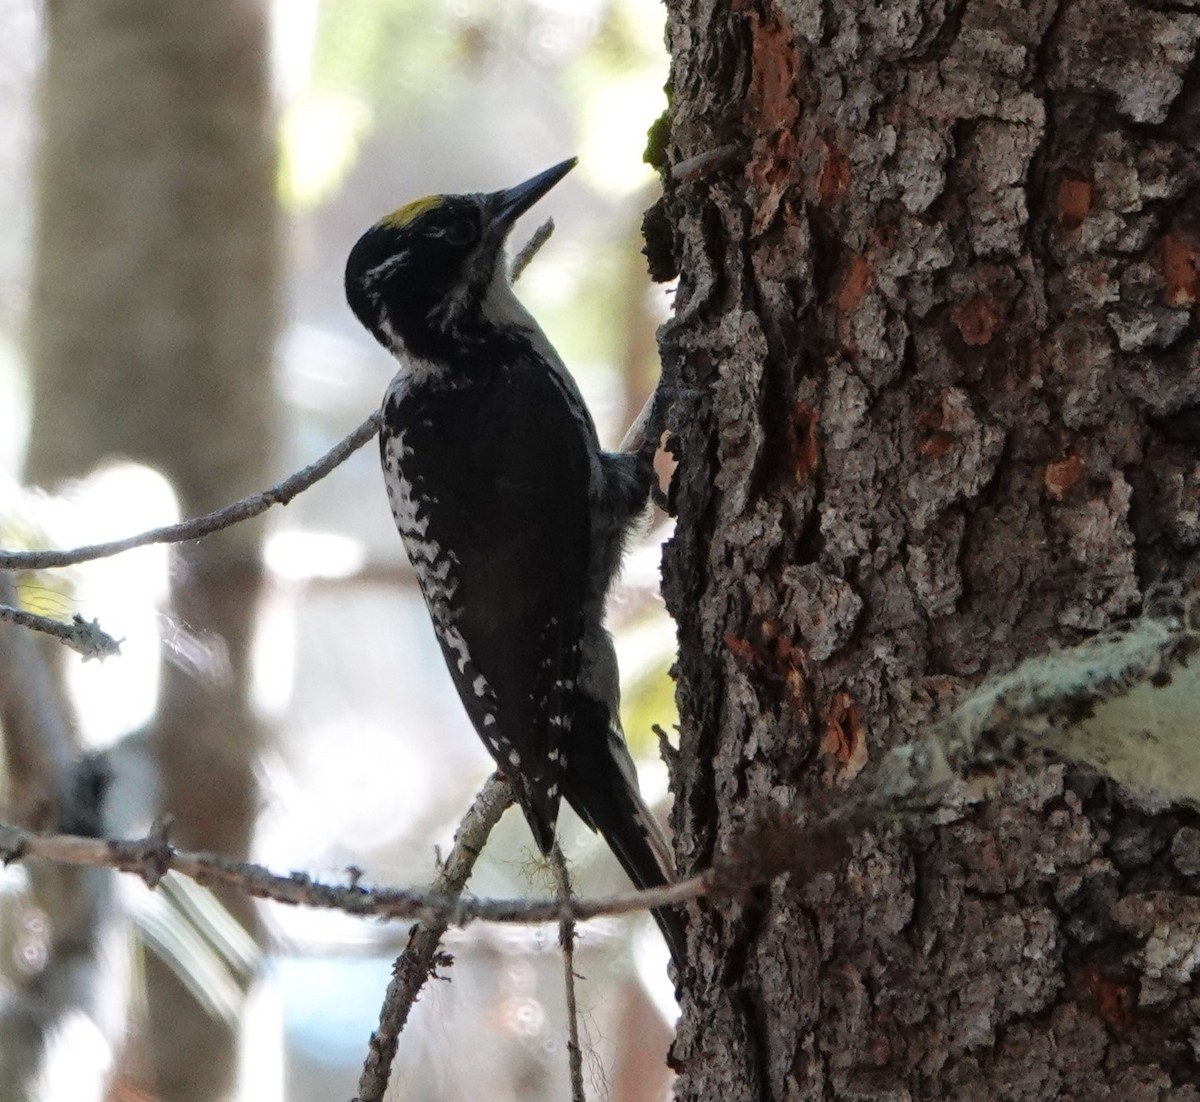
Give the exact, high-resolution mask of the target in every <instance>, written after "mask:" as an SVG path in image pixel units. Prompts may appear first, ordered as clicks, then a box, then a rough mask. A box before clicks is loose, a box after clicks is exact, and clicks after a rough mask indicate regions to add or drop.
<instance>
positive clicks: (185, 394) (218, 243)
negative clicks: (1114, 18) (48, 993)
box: [27, 0, 278, 1100]
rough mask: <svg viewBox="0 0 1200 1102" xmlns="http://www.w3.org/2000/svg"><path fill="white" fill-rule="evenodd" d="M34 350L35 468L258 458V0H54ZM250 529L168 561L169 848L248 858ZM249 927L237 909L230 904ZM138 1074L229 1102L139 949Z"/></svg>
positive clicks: (256, 574) (197, 1034) (216, 463)
mask: <svg viewBox="0 0 1200 1102" xmlns="http://www.w3.org/2000/svg"><path fill="white" fill-rule="evenodd" d="M47 20H48V32H49V34H48V48H49V53H48V57H47V59H46V66H45V76H44V89H43V115H42V125H43V127H44V139H43V143H42V147H41V161H40V173H39V180H40V196H39V207H40V214H39V220H38V230H37V239H36V256H35V269H34V280H33V298H32V305H31V316H30V350H31V361H32V370H33V387H34V423H33V426H32V431H31V441H32V443H31V448H30V452H29V457H28V466H27V474H28V477H29V479H30V481H32V482H36V483H40V484H43V485H50V484H53V483H55V482H57V481H59V480H61V479H65V478H69V477H71V476H75V475H81V474H83V473H86V472H87V471H88V470H90V469H91V468H93V467H94V466H95V465H96V464H98V463H100V462H102V461H103V460H105V459H107V458H110V457H127V458H130V459H133V460H136V461H139V462H143V463H146V464H148V465H150V466H152V467H154V468H156V469H158V470H159V471H161V472H162V473H163V474H164V475H165V476H166V477H167V478H168V479H169V480H170V481H171V483H172V484H173V486H174V487H175V490H176V493H177V495H178V497H179V502H180V508H181V510H182V512H183V514H184V515H192V514H195V513H200V512H204V511H207V510H210V509H213V508H215V507H217V506H219V505H222V504H225V503H227V502H229V501H231V500H234V499H236V498H237V497H239V496H241V495H243V494H245V493H248V492H250V491H252V490H254V489H257V488H259V487H260V486H262V485H263V484H264V483H265V482H266V481H267V479H268V474H269V472H270V471H271V470H272V469H273V468H272V465H271V458H272V438H273V431H272V429H273V422H274V419H275V418H274V414H275V409H274V404H273V399H272V385H271V371H270V367H271V355H272V342H273V339H274V335H275V329H276V322H277V284H278V273H277V268H278V255H277V214H276V200H275V146H274V127H273V119H272V110H271V103H270V88H269V73H268V42H267V13H266V4H265V2H263V0H215V2H212V3H204V4H183V3H144V2H141V0H55V2H54V3H52V4H48V5H47ZM259 541H260V529H259V527H258V526H257V525H239V526H237V527H236V528H234V529H232V530H230V531H227V532H224V533H221V534H220V535H219V536H216V537H213V538H211V539H208V540H205V541H203V542H202V543H199V544H196V545H192V546H188V547H186V548H185V549H183V550H182V551H181V552H180V553H179V554H177V555H176V556H175V559H174V566H173V570H172V580H171V606H172V607H171V609H170V615H171V617H172V618H173V632H174V635H175V638H174V639H173V640H172V641H171V645H170V646H164V649H163V662H162V678H161V689H160V697H159V706H158V713H157V716H156V718H155V720H154V722H153V726H152V730H151V744H152V746H153V749H154V752H155V755H156V759H157V763H158V767H159V770H160V774H161V776H160V784H161V790H162V801H161V809H162V810H163V811H165V812H169V813H170V814H171V815H173V816H174V818H175V826H174V830H173V838H174V839H175V840H176V841H178V842H179V843H180V844H182V845H185V846H189V847H197V848H200V849H208V850H216V851H218V852H221V853H226V854H231V855H234V856H241V855H244V854H245V853H246V852H247V848H248V845H249V841H250V835H251V830H252V828H253V824H254V819H255V813H256V795H255V784H254V775H253V764H254V760H255V755H256V750H257V748H258V735H257V732H256V729H255V723H254V720H253V719H252V717H251V714H250V711H249V707H248V702H247V684H248V675H249V646H250V640H251V634H252V631H253V626H254V615H255V604H256V594H257V592H258V588H259V583H260V576H261V572H260V565H259ZM224 901H225V903H226V905H227V906H228V907H229V908H230V909H231V910H233V911H234V913H235V914H237V915H238V916H239V917H240V918H241V920H242V921H243V922H244V923H245V924H247V925H248V926H249V925H251V924H252V911H251V908H250V905H249V904H248V903H247V901H245V900H242V899H236V898H228V897H227V898H225V900H224ZM147 982H148V999H149V1006H148V1016H149V1020H150V1022H151V1023H153V1027H152V1029H151V1030H150V1031H149V1037H148V1045H149V1055H150V1057H151V1059H150V1064H151V1066H152V1070H151V1072H150V1079H151V1082H150V1083H148V1084H147V1086H149V1087H151V1088H152V1089H154V1090H156V1091H157V1094H158V1096H159V1097H161V1098H163V1099H170V1100H185V1099H186V1100H191V1099H197V1100H199V1099H211V1098H218V1097H221V1096H222V1095H223V1094H224V1092H225V1091H226V1090H227V1088H228V1084H229V1081H230V1074H231V1069H232V1066H233V1057H234V1047H233V1044H232V1026H231V1025H230V1024H228V1023H225V1022H219V1021H216V1020H214V1019H213V1018H211V1017H210V1016H209V1015H208V1014H207V1012H205V1011H203V1010H201V1009H200V1008H199V1006H198V1004H196V1003H195V1002H194V1001H193V1000H192V998H191V996H190V995H188V994H187V992H186V991H185V990H184V988H183V987H182V985H181V984H180V983H179V982H178V981H177V980H176V979H175V977H174V975H173V974H172V973H171V972H170V971H169V970H168V969H167V968H165V967H164V966H162V965H161V963H160V962H159V961H158V959H157V958H155V957H150V958H149V959H148V961H147Z"/></svg>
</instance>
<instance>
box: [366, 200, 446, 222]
mask: <svg viewBox="0 0 1200 1102" xmlns="http://www.w3.org/2000/svg"><path fill="white" fill-rule="evenodd" d="M441 201H442V197H441V196H440V195H426V196H425V198H424V199H414V200H413V201H412V202H411V203H405V204H404V206H402V207H400V208H399V209H398V210H394V211H392V213H391V214H389V215H388V216H387V217H386V218H381V219H380V220H379V224H380V225H381V226H387V227H388V228H389V229H393V230H399V229H403V228H404V227H405V226H407V225H408V224H409V222H411V221H412V220H413V219H414V218H416V217H418V216H419V215H422V214H424V213H425V212H426V211H427V210H432V209H433V208H434V207H436V206H437V205H438V204H439V203H441Z"/></svg>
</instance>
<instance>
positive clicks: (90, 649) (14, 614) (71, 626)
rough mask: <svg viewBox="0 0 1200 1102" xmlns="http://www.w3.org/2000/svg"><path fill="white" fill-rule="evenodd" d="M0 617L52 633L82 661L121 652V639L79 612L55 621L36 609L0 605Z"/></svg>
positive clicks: (12, 622)
mask: <svg viewBox="0 0 1200 1102" xmlns="http://www.w3.org/2000/svg"><path fill="white" fill-rule="evenodd" d="M0 620H7V621H8V622H9V623H10V624H19V625H20V626H21V627H23V628H29V629H30V630H32V631H40V632H41V633H42V634H43V635H51V636H53V637H54V638H55V639H57V640H58V641H59V642H60V643H64V644H66V645H67V646H68V647H70V648H71V649H72V650H73V651H78V652H79V653H80V654H82V655H83V659H84V661H85V662H86V661H87V660H88V659H89V658H101V659H104V658H109V657H111V656H112V655H114V654H120V653H121V643H122V642H124V640H118V639H114V638H113V637H112V636H111V635H109V634H108V632H106V631H104V630H103V629H102V628H101V627H100V622H99V621H98V620H85V619H84V618H83V617H82V616H80V615H79V614H78V613H76V615H75V618H74V619H73V620H71V621H70V622H69V623H68V622H67V621H66V620H55V619H53V618H51V617H49V616H41V615H39V614H38V613H36V612H26V611H25V609H23V608H14V607H13V606H12V605H0Z"/></svg>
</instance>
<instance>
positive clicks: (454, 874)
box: [356, 773, 513, 1102]
mask: <svg viewBox="0 0 1200 1102" xmlns="http://www.w3.org/2000/svg"><path fill="white" fill-rule="evenodd" d="M512 801H513V793H512V787H511V786H510V785H509V783H508V782H507V781H505V780H503V779H502V778H501V777H500V776H499V775H498V774H496V773H493V774H492V775H491V776H490V777H489V778H488V780H487V783H486V784H484V786H483V788H481V789H480V790H479V794H478V795H477V796H476V797H475V802H474V803H473V804H472V805H471V807H470V809H469V810H468V811H467V813H466V815H464V816H463V820H462V822H461V823H460V824H459V827H458V831H457V833H456V834H455V835H454V847H453V849H451V851H450V856H449V857H448V858H447V859H446V863H445V864H444V865H443V866H442V869H441V872H440V873H438V876H437V879H436V880H435V881H434V885H433V892H434V894H435V895H436V896H438V897H439V898H441V899H445V900H457V899H458V897H459V896H460V895H461V894H462V892H463V889H464V888H465V887H466V885H467V880H468V879H469V878H470V876H471V870H472V869H473V868H474V867H475V859H476V858H477V857H478V856H479V854H480V851H481V850H482V849H483V846H484V843H486V842H487V839H488V835H490V834H491V832H492V828H493V827H494V826H495V825H496V824H497V823H498V822H499V821H500V816H501V815H503V814H504V811H505V809H506V808H507V807H508V806H509V804H511V803H512ZM446 925H447V921H446V916H445V915H444V914H442V915H438V916H436V917H434V918H432V919H426V920H424V921H422V922H419V923H418V924H417V925H416V926H414V927H413V928H412V930H411V931H410V932H409V935H408V944H407V945H406V946H405V947H404V952H403V953H401V954H400V956H399V957H398V958H397V960H396V964H395V967H394V968H393V969H392V981H391V983H390V984H388V989H387V994H386V995H385V996H384V1000H383V1006H382V1008H381V1009H380V1011H379V1028H378V1029H376V1030H375V1032H374V1033H372V1034H371V1041H370V1045H369V1047H368V1050H367V1058H366V1060H365V1061H364V1062H363V1070H362V1075H361V1076H360V1077H359V1080H358V1099H357V1100H356V1102H380V1100H381V1099H382V1098H383V1095H384V1092H385V1091H386V1090H387V1085H388V1079H389V1077H390V1076H391V1071H392V1061H393V1060H394V1059H395V1058H396V1045H397V1042H398V1041H399V1038H400V1033H401V1031H402V1030H403V1029H404V1026H405V1023H406V1022H407V1021H408V1015H409V1011H411V1010H412V1006H413V1003H414V1002H416V1000H417V995H418V993H419V992H420V990H421V988H422V987H423V986H424V985H425V983H426V981H427V980H429V979H430V977H431V976H433V974H434V972H435V970H436V969H437V966H438V964H439V963H442V962H443V961H444V960H445V957H444V954H439V952H438V946H439V944H440V943H441V940H442V936H443V935H444V934H445V932H446Z"/></svg>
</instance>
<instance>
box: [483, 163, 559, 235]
mask: <svg viewBox="0 0 1200 1102" xmlns="http://www.w3.org/2000/svg"><path fill="white" fill-rule="evenodd" d="M575 161H576V158H574V157H572V158H571V159H570V160H569V161H563V162H562V163H561V164H556V165H555V166H554V167H553V168H548V169H546V171H545V172H539V173H538V174H537V175H536V176H534V177H533V178H532V179H530V180H526V181H525V182H524V183H523V184H517V186H516V187H510V188H505V189H504V191H497V192H494V193H493V194H492V196H491V200H492V202H493V203H494V204H495V207H494V208H493V209H494V211H495V213H494V214H493V215H492V226H493V228H496V229H501V230H502V233H507V232H508V231H509V229H511V228H512V224H513V223H514V222H515V221H516V220H517V219H518V218H520V217H521V215H522V214H524V213H525V212H526V211H527V210H528V209H529V208H530V207H532V206H533V204H534V203H536V202H537V201H538V200H539V199H540V198H541V197H542V196H543V195H545V194H546V192H548V191H549V190H550V189H551V188H552V187H554V185H555V184H557V183H558V181H559V180H561V179H562V178H563V177H564V176H565V175H566V174H567V173H568V172H570V171H571V169H573V168H574V167H575Z"/></svg>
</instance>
